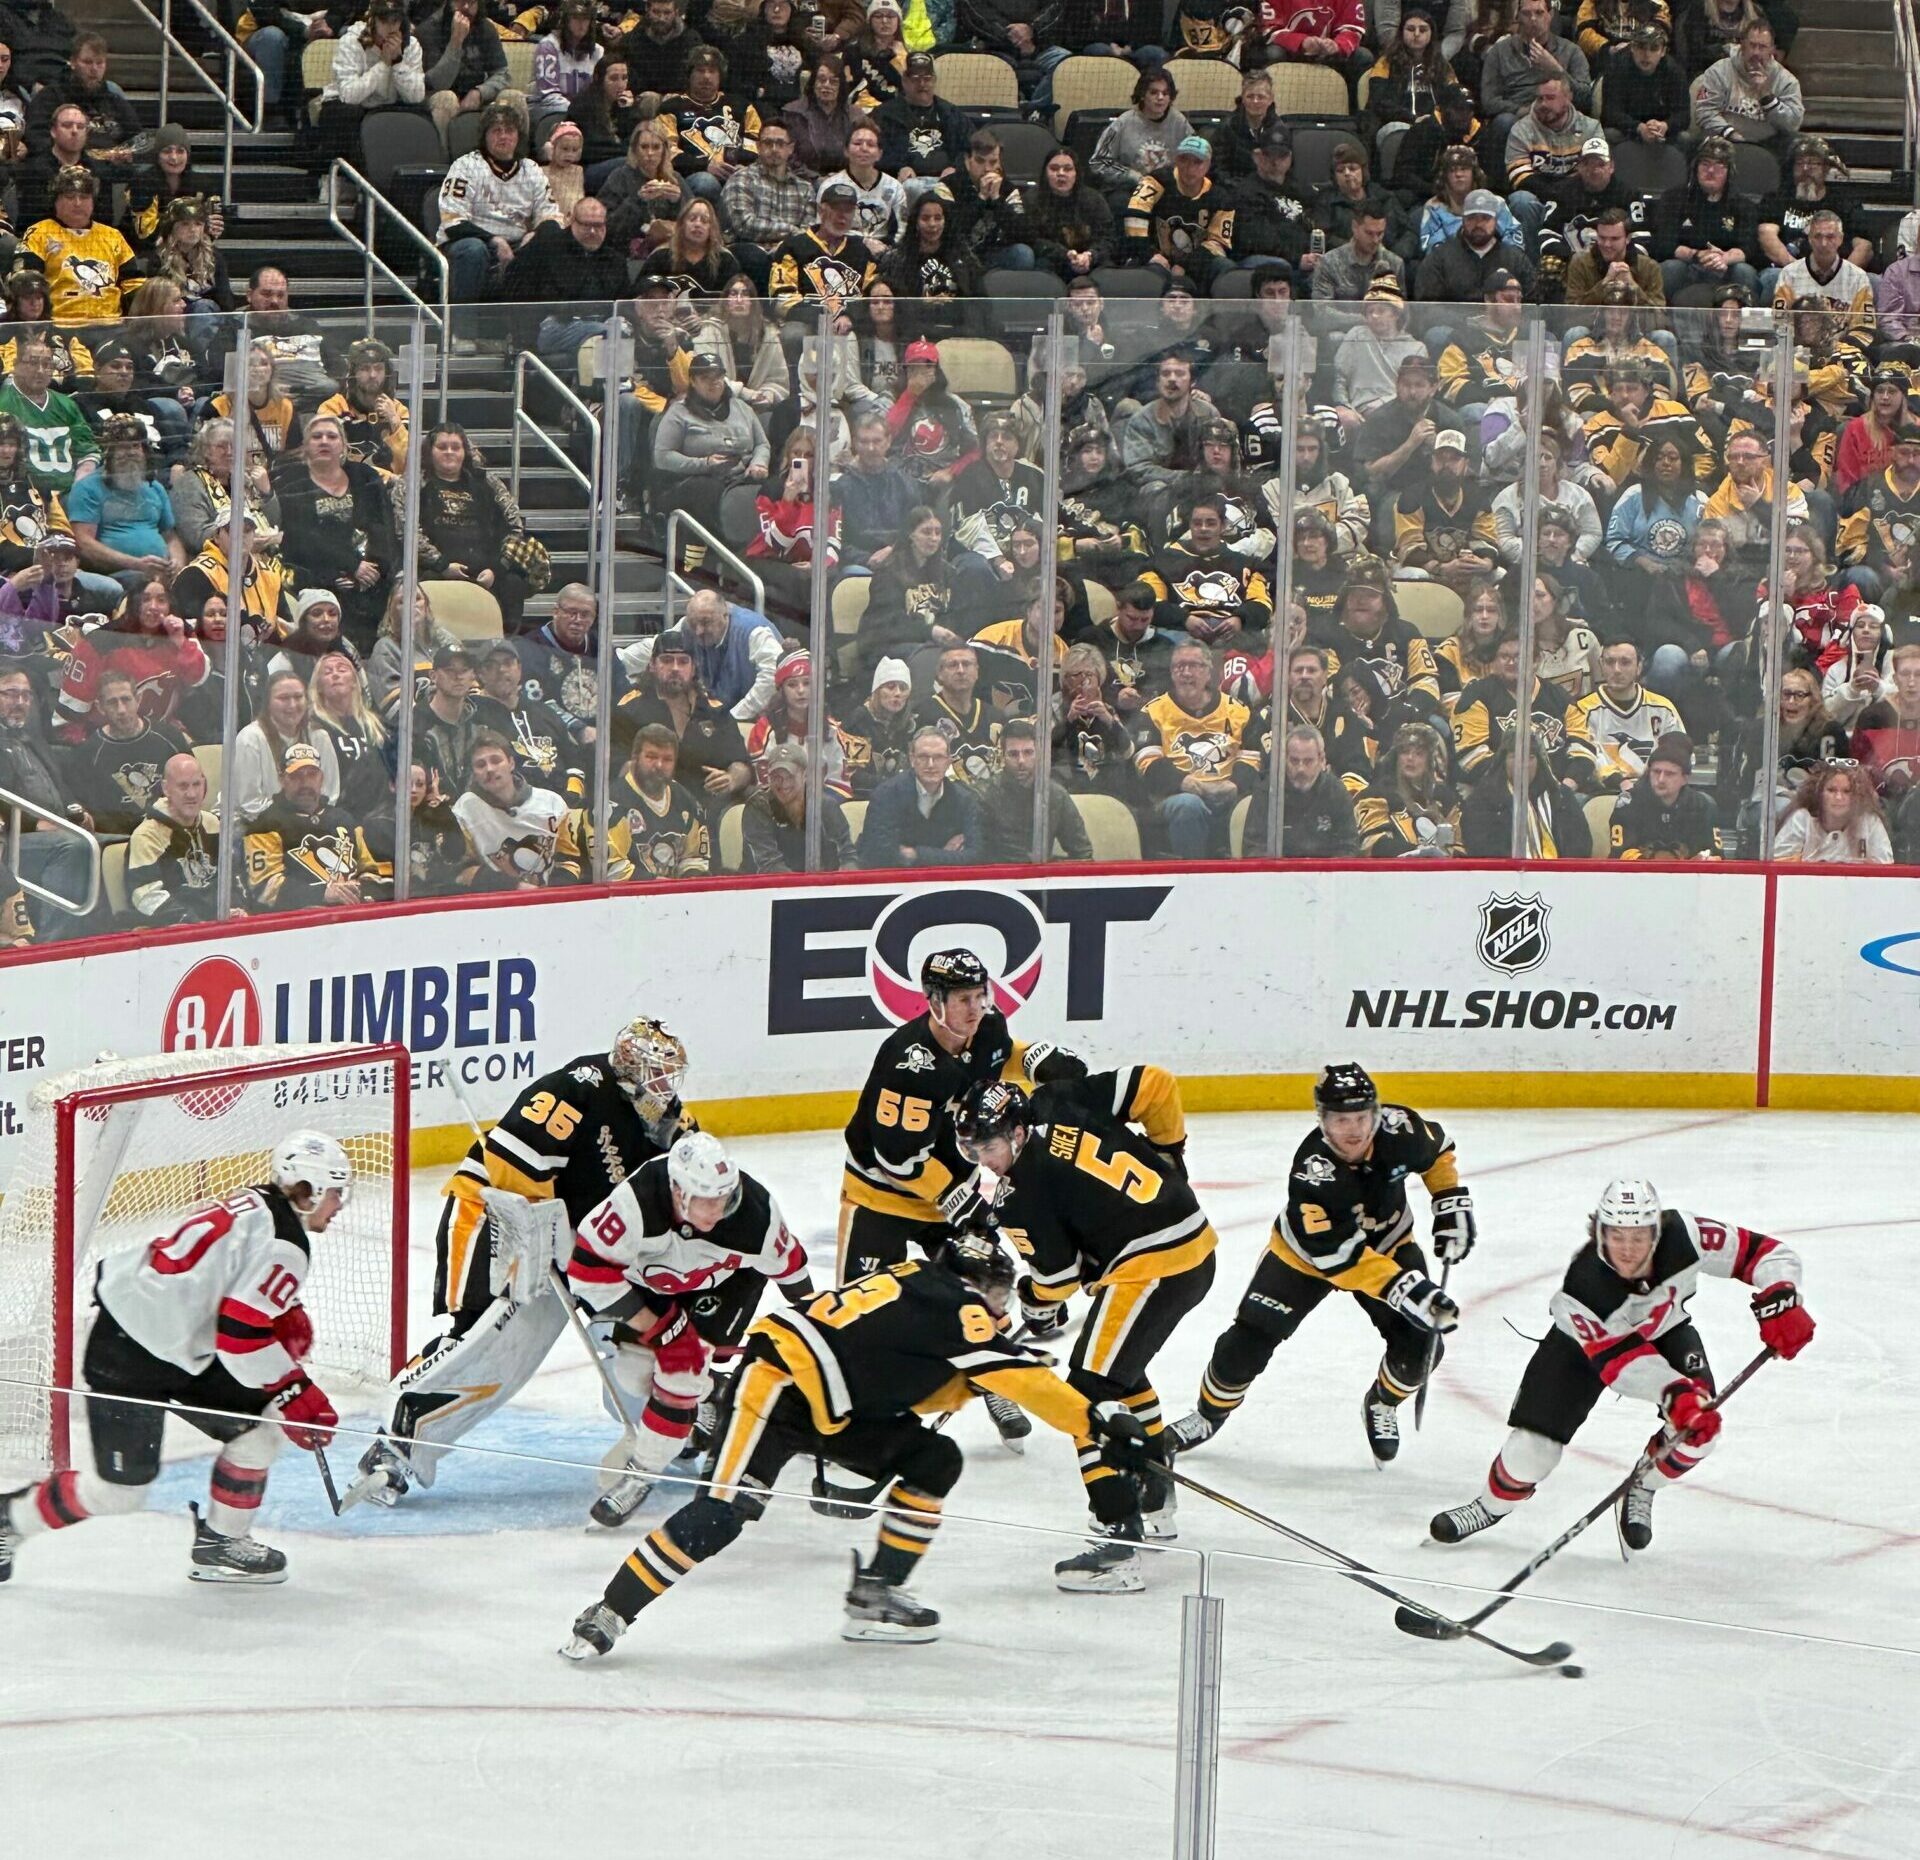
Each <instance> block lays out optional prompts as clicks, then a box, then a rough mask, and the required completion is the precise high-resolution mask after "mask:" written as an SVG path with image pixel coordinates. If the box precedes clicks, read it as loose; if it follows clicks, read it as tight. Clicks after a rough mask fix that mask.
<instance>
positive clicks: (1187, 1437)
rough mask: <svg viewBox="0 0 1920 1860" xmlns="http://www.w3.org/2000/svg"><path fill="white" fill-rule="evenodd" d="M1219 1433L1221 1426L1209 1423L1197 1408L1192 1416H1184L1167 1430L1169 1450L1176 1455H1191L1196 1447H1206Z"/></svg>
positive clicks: (1212, 1422)
mask: <svg viewBox="0 0 1920 1860" xmlns="http://www.w3.org/2000/svg"><path fill="white" fill-rule="evenodd" d="M1219 1431H1220V1427H1219V1424H1218V1423H1217V1422H1214V1421H1209V1420H1208V1419H1207V1417H1206V1416H1205V1415H1204V1414H1202V1413H1201V1412H1200V1410H1199V1409H1198V1408H1196V1409H1194V1411H1193V1412H1192V1413H1191V1414H1183V1415H1182V1416H1181V1417H1180V1418H1179V1420H1177V1421H1175V1422H1174V1423H1173V1424H1172V1425H1171V1426H1170V1427H1169V1428H1168V1429H1167V1433H1166V1442H1167V1450H1168V1452H1170V1453H1175V1454H1179V1453H1191V1452H1192V1451H1193V1450H1194V1448H1195V1447H1204V1446H1205V1445H1206V1444H1207V1442H1208V1441H1209V1440H1211V1439H1212V1438H1213V1437H1214V1435H1215V1434H1217V1433H1218V1432H1219Z"/></svg>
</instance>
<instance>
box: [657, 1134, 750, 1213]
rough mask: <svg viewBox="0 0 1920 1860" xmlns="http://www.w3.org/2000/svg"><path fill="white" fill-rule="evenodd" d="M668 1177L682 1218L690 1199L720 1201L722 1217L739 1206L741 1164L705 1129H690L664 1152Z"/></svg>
mask: <svg viewBox="0 0 1920 1860" xmlns="http://www.w3.org/2000/svg"><path fill="white" fill-rule="evenodd" d="M667 1180H668V1181H669V1182H670V1183H672V1185H673V1194H674V1200H675V1201H676V1202H677V1203H679V1204H680V1205H679V1208H678V1210H677V1211H678V1212H679V1213H680V1215H681V1218H682V1219H684V1218H685V1216H686V1204H687V1203H688V1202H690V1201H718V1202H721V1203H723V1204H724V1205H723V1207H722V1209H721V1218H722V1219H723V1220H724V1219H725V1218H726V1216H727V1215H729V1214H731V1213H732V1212H733V1211H734V1209H735V1208H737V1207H738V1206H739V1205H740V1193H741V1175H740V1165H739V1164H738V1163H737V1162H735V1161H734V1160H733V1158H732V1157H731V1156H729V1155H728V1154H727V1146H726V1145H725V1144H724V1143H722V1142H721V1141H720V1139H719V1138H718V1137H716V1136H712V1135H709V1134H708V1132H706V1131H704V1130H695V1131H691V1132H689V1133H688V1134H687V1135H686V1136H684V1137H682V1138H681V1139H680V1140H679V1142H678V1143H676V1144H675V1145H674V1146H673V1148H672V1149H670V1150H669V1151H668V1152H667Z"/></svg>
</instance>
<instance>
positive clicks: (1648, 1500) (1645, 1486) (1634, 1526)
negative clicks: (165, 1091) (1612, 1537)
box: [1614, 1474, 1653, 1556]
mask: <svg viewBox="0 0 1920 1860" xmlns="http://www.w3.org/2000/svg"><path fill="white" fill-rule="evenodd" d="M1614 1522H1615V1524H1616V1525H1618V1527H1619V1530H1620V1554H1621V1555H1622V1556H1626V1555H1628V1554H1629V1553H1630V1552H1632V1551H1635V1550H1644V1549H1646V1548H1647V1546H1648V1545H1649V1544H1651V1543H1652V1542H1653V1475H1652V1474H1648V1475H1647V1477H1645V1478H1643V1479H1636V1480H1635V1481H1634V1482H1633V1483H1632V1484H1631V1485H1630V1486H1628V1487H1627V1489H1626V1491H1625V1492H1623V1493H1622V1494H1621V1497H1620V1503H1619V1504H1618V1505H1617V1506H1615V1508H1614Z"/></svg>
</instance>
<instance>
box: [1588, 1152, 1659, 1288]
mask: <svg viewBox="0 0 1920 1860" xmlns="http://www.w3.org/2000/svg"><path fill="white" fill-rule="evenodd" d="M1610 1227H1626V1228H1633V1227H1638V1228H1643V1229H1645V1230H1646V1233H1647V1242H1646V1244H1647V1246H1648V1248H1649V1254H1648V1257H1649V1258H1650V1257H1651V1248H1652V1247H1653V1245H1654V1244H1655V1242H1656V1240H1657V1239H1658V1238H1659V1232H1660V1191H1659V1190H1658V1189H1656V1188H1655V1187H1654V1185H1653V1184H1652V1183H1651V1182H1649V1181H1648V1180H1646V1178H1645V1177H1644V1176H1637V1175H1617V1176H1615V1177H1614V1178H1613V1180H1612V1181H1611V1182H1609V1183H1608V1184H1607V1185H1606V1187H1605V1188H1603V1189H1602V1190H1601V1191H1600V1199H1599V1200H1598V1201H1597V1202H1595V1203H1594V1208H1593V1212H1592V1213H1591V1214H1589V1215H1588V1216H1587V1237H1588V1238H1589V1239H1590V1240H1591V1241H1592V1242H1593V1244H1594V1245H1595V1246H1596V1247H1597V1248H1598V1249H1599V1252H1600V1257H1601V1258H1602V1259H1603V1260H1604V1261H1605V1262H1606V1263H1607V1264H1608V1265H1609V1266H1614V1269H1615V1271H1618V1270H1619V1268H1618V1267H1617V1266H1615V1264H1614V1259H1613V1256H1612V1255H1611V1254H1610V1253H1609V1252H1608V1251H1607V1229H1608V1228H1610ZM1639 1270H1640V1265H1639V1262H1638V1261H1635V1262H1634V1263H1633V1264H1632V1265H1630V1266H1629V1268H1628V1272H1629V1274H1635V1273H1637V1272H1638V1271H1639Z"/></svg>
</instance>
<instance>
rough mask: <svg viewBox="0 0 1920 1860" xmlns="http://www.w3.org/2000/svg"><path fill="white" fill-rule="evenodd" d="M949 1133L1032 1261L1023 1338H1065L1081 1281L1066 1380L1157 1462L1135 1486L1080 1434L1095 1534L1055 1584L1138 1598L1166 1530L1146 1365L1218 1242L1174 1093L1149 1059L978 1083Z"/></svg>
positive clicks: (1164, 1482) (1159, 1447)
mask: <svg viewBox="0 0 1920 1860" xmlns="http://www.w3.org/2000/svg"><path fill="white" fill-rule="evenodd" d="M1130 1125H1139V1126H1140V1127H1141V1130H1144V1132H1145V1133H1146V1136H1147V1137H1148V1138H1149V1139H1151V1140H1150V1141H1142V1137H1141V1130H1135V1129H1131V1128H1129V1126H1130ZM954 1133H955V1140H956V1142H957V1143H958V1145H959V1149H960V1153H961V1155H963V1156H965V1157H966V1158H967V1159H968V1160H969V1161H971V1162H973V1163H975V1164H976V1165H977V1166H978V1167H979V1168H981V1169H982V1170H984V1171H988V1172H990V1173H991V1174H992V1175H993V1176H994V1177H996V1178H998V1188H997V1191H996V1193H995V1194H994V1196H993V1204H994V1209H993V1218H994V1219H995V1220H996V1221H998V1222H999V1224H1000V1231H1001V1232H1002V1233H1003V1234H1004V1235H1005V1236H1006V1238H1007V1239H1008V1240H1010V1241H1011V1242H1012V1243H1013V1246H1014V1249H1015V1250H1016V1251H1017V1252H1018V1253H1019V1254H1020V1255H1021V1257H1022V1258H1023V1259H1024V1260H1025V1261H1026V1263H1027V1267H1028V1272H1027V1274H1026V1276H1025V1277H1024V1278H1022V1280H1021V1281H1020V1305H1021V1309H1022V1311H1023V1312H1024V1313H1025V1315H1026V1320H1027V1330H1028V1333H1029V1334H1030V1335H1032V1336H1036V1337H1045V1336H1049V1335H1051V1334H1052V1333H1054V1332H1055V1331H1058V1330H1060V1329H1062V1328H1063V1327H1064V1326H1065V1323H1066V1315H1067V1312H1066V1301H1067V1300H1068V1299H1069V1298H1071V1297H1072V1296H1073V1294H1074V1292H1075V1291H1077V1290H1079V1289H1081V1288H1082V1287H1084V1288H1085V1289H1086V1291H1087V1293H1088V1294H1089V1296H1090V1297H1091V1299H1092V1305H1091V1307H1090V1308H1089V1310H1088V1312H1087V1318H1086V1322H1085V1324H1084V1325H1083V1326H1082V1327H1081V1331H1080V1337H1079V1340H1078V1342H1076V1343H1075V1345H1074V1349H1073V1361H1072V1366H1071V1367H1070V1368H1069V1369H1068V1371H1067V1383H1068V1386H1069V1387H1071V1388H1073V1389H1075V1390H1077V1391H1078V1392H1079V1393H1080V1394H1082V1395H1084V1396H1085V1397H1086V1398H1087V1400H1088V1402H1089V1403H1090V1404H1094V1405H1096V1406H1097V1405H1100V1404H1104V1403H1109V1402H1118V1403H1119V1404H1121V1405H1122V1406H1123V1407H1124V1408H1125V1409H1126V1410H1127V1411H1128V1412H1129V1413H1131V1414H1132V1415H1133V1417H1134V1419H1135V1420H1137V1421H1138V1422H1139V1423H1140V1425H1141V1428H1142V1430H1143V1432H1144V1434H1145V1436H1146V1440H1147V1445H1148V1452H1149V1455H1150V1456H1151V1457H1150V1461H1149V1464H1148V1465H1147V1466H1146V1467H1145V1468H1144V1469H1143V1471H1142V1474H1141V1476H1140V1477H1139V1478H1138V1479H1137V1480H1136V1479H1135V1478H1133V1477H1131V1476H1128V1475H1127V1474H1126V1472H1125V1471H1124V1469H1122V1468H1120V1467H1118V1466H1116V1465H1115V1464H1114V1463H1113V1460H1112V1458H1111V1457H1110V1456H1109V1455H1108V1454H1106V1453H1104V1452H1103V1451H1102V1450H1101V1448H1100V1445H1099V1443H1098V1442H1097V1441H1095V1440H1094V1439H1093V1438H1092V1437H1091V1436H1090V1435H1088V1436H1082V1437H1081V1438H1080V1439H1079V1440H1077V1441H1076V1443H1075V1444H1076V1446H1077V1448H1078V1450H1079V1454H1080V1477H1081V1478H1082V1480H1083V1481H1084V1482H1085V1484H1086V1488H1087V1503H1088V1506H1089V1507H1090V1508H1091V1510H1092V1512H1093V1530H1094V1539H1093V1542H1092V1543H1091V1545H1090V1546H1089V1547H1088V1548H1087V1549H1086V1550H1084V1551H1082V1552H1081V1553H1080V1554H1079V1555H1077V1556H1071V1557H1068V1558H1066V1559H1065V1560H1064V1561H1062V1562H1059V1563H1056V1564H1055V1565H1054V1580H1055V1581H1056V1582H1057V1583H1058V1584H1059V1586H1060V1587H1061V1588H1062V1589H1066V1590H1069V1591H1074V1592H1079V1593H1084V1594H1119V1593H1126V1592H1129V1591H1132V1590H1135V1589H1139V1588H1141V1587H1143V1586H1144V1578H1143V1576H1142V1574H1141V1569H1140V1563H1141V1557H1140V1552H1139V1550H1138V1548H1137V1546H1138V1545H1139V1543H1140V1541H1141V1539H1142V1538H1143V1536H1145V1535H1146V1534H1148V1532H1149V1531H1150V1532H1151V1534H1152V1535H1153V1536H1155V1537H1157V1538H1168V1537H1171V1536H1173V1534H1174V1531H1173V1498H1174V1487H1173V1482H1172V1481H1171V1480H1170V1479H1168V1478H1167V1477H1166V1475H1165V1472H1164V1470H1163V1467H1164V1463H1165V1460H1166V1458H1167V1454H1166V1451H1165V1447H1164V1443H1163V1441H1162V1440H1161V1436H1162V1434H1163V1432H1164V1429H1163V1428H1162V1425H1161V1420H1160V1398H1159V1396H1158V1395H1156V1394H1155V1393H1154V1388H1153V1384H1152V1383H1151V1382H1150V1381H1149V1380H1148V1379H1147V1370H1148V1367H1149V1365H1150V1364H1151V1363H1152V1361H1153V1358H1154V1356H1155V1355H1156V1353H1157V1352H1158V1351H1159V1349H1160V1347H1161V1345H1162V1344H1164V1343H1165V1342H1166V1341H1167V1339H1168V1338H1169V1337H1170V1336H1171V1335H1172V1334H1173V1330H1174V1327H1175V1326H1176V1325H1177V1324H1178V1323H1179V1322H1180V1320H1181V1319H1182V1318H1183V1317H1185V1316H1186V1315H1187V1313H1188V1312H1190V1311H1192V1310H1193V1309H1195V1307H1197V1306H1198V1305H1199V1303H1200V1301H1201V1300H1202V1299H1203V1298H1205V1297H1206V1295H1207V1292H1208V1289H1209V1288H1210V1287H1211V1286H1212V1284H1213V1256H1214V1250H1215V1248H1216V1247H1217V1246H1218V1245H1219V1241H1218V1239H1217V1237H1216V1236H1215V1234H1214V1231H1213V1227H1212V1224H1211V1223H1210V1222H1209V1221H1208V1219H1207V1217H1206V1213H1205V1211H1204V1210H1203V1209H1202V1208H1201V1206H1200V1203H1199V1202H1198V1200H1196V1199H1195V1197H1194V1193H1193V1190H1192V1188H1190V1187H1189V1186H1188V1184H1187V1177H1186V1167H1185V1163H1184V1161H1183V1159H1182V1154H1181V1152H1182V1150H1183V1149H1184V1146H1185V1139H1186V1123H1185V1119H1184V1117H1183V1116H1182V1113H1181V1108H1180V1091H1179V1087H1178V1085H1177V1084H1176V1083H1175V1081H1174V1079H1173V1077H1172V1075H1171V1074H1170V1073H1167V1072H1163V1071H1162V1070H1161V1069H1160V1068H1159V1067H1158V1066H1133V1067H1129V1068H1128V1069H1127V1070H1126V1071H1124V1072H1096V1073H1093V1074H1091V1075H1089V1076H1088V1077H1086V1078H1084V1079H1078V1080H1073V1081H1069V1082H1065V1083H1061V1084H1057V1085H1049V1086H1046V1087H1044V1088H1043V1089H1042V1090H1040V1091H1039V1092H1037V1093H1036V1094H1035V1095H1034V1097H1033V1099H1032V1100H1031V1101H1029V1100H1028V1098H1027V1095H1026V1093H1025V1092H1023V1091H1022V1090H1021V1089H1020V1087H1019V1086H1018V1085H1014V1084H1009V1083H1006V1082H1004V1081H1002V1080H997V1079H987V1080H982V1081H980V1082H979V1083H977V1084H975V1085H974V1086H973V1088H972V1089H971V1090H970V1091H969V1092H968V1093H967V1095H966V1097H965V1098H964V1099H962V1100H961V1102H960V1104H959V1105H958V1107H957V1108H956V1109H955V1111H954ZM1143 1513H1144V1516H1143Z"/></svg>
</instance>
